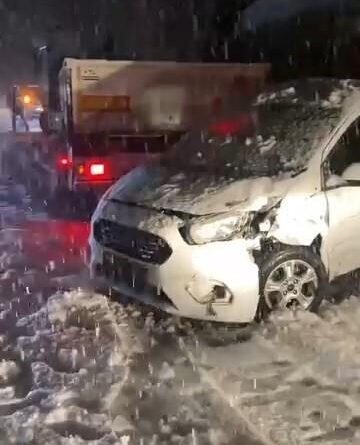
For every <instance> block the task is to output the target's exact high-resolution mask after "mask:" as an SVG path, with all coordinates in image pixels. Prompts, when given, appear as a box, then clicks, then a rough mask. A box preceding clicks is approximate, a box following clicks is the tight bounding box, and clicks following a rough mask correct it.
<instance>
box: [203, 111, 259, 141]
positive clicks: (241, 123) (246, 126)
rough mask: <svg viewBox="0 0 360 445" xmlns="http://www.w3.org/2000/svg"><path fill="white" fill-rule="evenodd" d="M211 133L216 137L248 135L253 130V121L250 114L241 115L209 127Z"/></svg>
mask: <svg viewBox="0 0 360 445" xmlns="http://www.w3.org/2000/svg"><path fill="white" fill-rule="evenodd" d="M209 130H210V132H211V133H213V134H215V135H217V136H227V135H233V134H236V133H237V134H241V135H248V134H251V133H252V131H253V130H254V120H253V117H252V116H251V114H247V113H242V114H240V115H239V116H238V117H236V118H235V119H229V120H224V121H222V122H218V123H216V124H213V125H211V126H210V127H209Z"/></svg>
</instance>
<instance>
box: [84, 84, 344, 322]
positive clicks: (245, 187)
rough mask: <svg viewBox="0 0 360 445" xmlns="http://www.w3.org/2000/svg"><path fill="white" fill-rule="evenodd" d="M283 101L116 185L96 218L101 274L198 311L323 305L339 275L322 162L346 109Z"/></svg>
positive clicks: (228, 317) (177, 308)
mask: <svg viewBox="0 0 360 445" xmlns="http://www.w3.org/2000/svg"><path fill="white" fill-rule="evenodd" d="M294 91H295V90H294ZM273 102H274V103H271V101H270V103H268V102H266V104H263V103H262V104H261V105H257V106H256V108H254V109H252V110H251V116H252V120H251V119H247V124H246V125H245V126H241V125H237V126H236V131H237V133H236V134H230V133H229V131H227V134H226V135H225V134H219V133H215V134H214V132H212V131H211V130H213V128H214V126H212V127H209V128H208V130H206V131H201V132H194V133H191V134H188V135H187V136H185V137H184V138H183V139H182V140H181V141H180V142H179V143H178V144H177V146H176V147H175V149H174V150H173V151H172V152H171V153H169V154H168V155H166V156H164V157H163V158H162V159H160V160H157V161H156V162H153V163H152V164H148V165H144V166H142V167H139V168H138V169H136V170H134V171H133V172H130V173H129V174H128V175H127V176H126V177H124V178H122V179H121V180H120V181H119V182H118V183H117V184H115V185H114V186H113V187H112V189H111V190H109V191H108V193H106V194H105V195H104V197H103V198H102V200H101V201H100V203H99V205H98V208H97V209H96V211H95V213H94V215H93V218H92V230H91V237H90V246H91V262H90V263H91V264H90V267H91V274H92V276H93V277H94V278H97V279H101V280H104V281H105V283H106V284H107V285H108V286H110V287H111V288H113V289H116V290H117V291H119V292H120V293H121V294H123V295H126V296H129V297H133V298H136V299H138V300H141V301H143V302H145V303H147V304H151V305H155V306H157V307H160V308H161V309H163V310H165V311H167V312H170V313H174V314H178V315H180V316H183V317H189V318H196V319H205V320H214V321H221V322H236V323H248V322H251V321H252V320H254V319H255V318H256V317H257V316H258V317H263V316H264V315H266V314H267V313H268V312H270V311H271V310H274V309H279V308H280V309H285V308H288V307H293V306H294V305H295V306H296V307H298V306H300V307H301V308H302V309H305V310H317V308H318V307H319V305H320V303H321V301H322V298H323V297H324V295H323V291H322V288H323V286H324V284H325V283H326V282H327V280H328V278H329V274H330V273H331V272H329V260H328V257H327V254H328V252H327V249H326V236H327V232H328V221H327V220H326V215H327V211H328V207H327V197H326V194H325V192H324V190H323V189H322V179H321V173H320V169H321V163H322V155H323V152H324V150H325V148H326V147H327V146H328V145H329V143H331V141H332V140H333V136H334V134H335V133H336V131H337V129H338V125H339V122H340V121H341V119H342V117H343V109H342V106H336V107H331V106H328V105H324V103H322V102H321V101H320V102H319V99H318V98H317V99H316V100H315V101H310V100H308V99H307V100H306V101H304V102H301V101H300V102H299V101H298V100H294V98H290V99H288V98H286V101H285V103H281V101H280V103H279V101H278V100H275V101H273ZM242 116H243V114H242ZM249 122H250V125H249ZM217 128H224V126H221V125H220V126H218V127H217ZM227 128H229V126H227ZM239 128H240V129H241V131H240V132H239ZM209 129H210V130H209Z"/></svg>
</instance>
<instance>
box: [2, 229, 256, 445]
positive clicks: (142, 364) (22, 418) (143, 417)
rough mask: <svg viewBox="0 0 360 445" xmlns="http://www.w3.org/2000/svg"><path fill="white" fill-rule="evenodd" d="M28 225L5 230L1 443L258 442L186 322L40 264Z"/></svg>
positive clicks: (83, 276)
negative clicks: (211, 381)
mask: <svg viewBox="0 0 360 445" xmlns="http://www.w3.org/2000/svg"><path fill="white" fill-rule="evenodd" d="M24 227H25V228H26V230H25V229H24ZM30 227H31V226H30ZM49 227H50V226H49ZM28 228H29V225H28V224H23V223H22V224H21V227H20V228H17V229H15V230H14V229H10V228H6V227H5V228H4V227H3V229H2V230H1V232H0V246H1V252H2V253H1V257H0V345H1V351H0V444H1V445H3V444H4V445H5V444H25V443H26V444H37V445H45V444H46V445H48V444H49V445H52V444H54V445H55V444H56V445H65V444H66V445H68V444H85V443H86V444H93V445H95V444H96V445H102V444H106V445H108V444H121V445H123V444H129V445H130V444H139V445H140V444H143V445H146V444H152V445H155V444H184V445H185V444H191V445H194V444H198V445H201V444H204V445H206V444H224V445H226V444H229V445H230V444H234V445H235V444H240V443H243V444H244V445H247V444H249V445H250V444H254V445H255V444H257V443H258V441H256V440H251V439H250V438H249V437H248V434H245V433H244V432H243V426H244V425H243V424H242V423H241V422H238V418H237V417H236V416H235V417H233V416H232V410H231V409H230V407H229V406H228V405H227V404H224V403H223V401H221V400H216V398H214V397H213V395H212V393H211V391H210V388H209V387H208V386H207V385H206V384H204V382H203V381H202V379H201V373H200V372H199V371H198V369H197V368H196V367H194V366H193V364H192V363H191V361H190V360H189V358H188V356H187V350H184V349H183V346H184V345H185V343H186V341H185V340H184V339H186V338H187V336H188V334H187V329H188V328H187V327H186V326H183V325H182V324H181V322H179V321H177V320H174V319H173V318H169V317H162V316H161V317H159V314H154V313H153V312H151V311H149V310H148V309H146V308H138V307H136V306H133V305H131V304H129V303H128V302H124V301H122V302H119V301H116V299H115V298H113V299H111V300H110V299H109V298H106V297H105V296H104V295H102V294H100V293H96V292H95V291H94V288H93V286H92V284H91V283H90V281H89V280H88V279H87V276H86V273H82V272H81V271H79V270H70V269H69V268H67V267H66V264H61V261H60V263H56V262H55V261H53V260H51V261H46V259H45V254H44V249H42V251H39V254H41V258H42V260H43V263H41V262H39V261H37V258H36V257H35V256H36V254H35V252H36V250H34V249H31V248H29V243H30V244H31V241H34V243H35V244H36V243H38V241H39V240H38V237H34V236H32V234H31V233H29V232H28V231H27V230H28ZM29 238H30V241H29ZM47 238H49V237H48V234H45V235H44V243H45V244H46V239H47ZM43 247H44V246H43ZM45 250H46V249H45ZM49 252H50V255H52V254H53V250H51V249H50V250H49ZM51 258H53V257H51ZM72 272H73V273H74V274H73V275H72V276H70V275H69V274H70V273H72ZM64 275H67V276H66V277H64Z"/></svg>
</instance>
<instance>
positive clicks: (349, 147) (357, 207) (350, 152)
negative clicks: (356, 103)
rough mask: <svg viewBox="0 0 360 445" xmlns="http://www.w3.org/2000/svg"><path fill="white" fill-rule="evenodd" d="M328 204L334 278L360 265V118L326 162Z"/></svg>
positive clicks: (328, 244) (327, 242)
mask: <svg viewBox="0 0 360 445" xmlns="http://www.w3.org/2000/svg"><path fill="white" fill-rule="evenodd" d="M322 174H323V178H324V187H325V195H326V198H327V203H328V215H327V219H328V221H327V222H328V232H327V234H326V235H325V237H324V243H325V250H326V252H327V255H328V263H329V271H330V278H334V277H336V276H339V275H342V274H346V273H348V272H351V271H353V270H355V269H358V268H360V119H359V118H358V119H356V120H355V121H353V123H352V124H351V125H350V126H349V127H348V128H347V129H346V130H345V131H344V132H343V133H342V135H341V136H340V137H339V139H338V141H337V143H336V144H335V146H334V147H333V149H332V150H331V151H330V153H329V155H328V156H327V157H326V159H325V161H324V163H323V165H322Z"/></svg>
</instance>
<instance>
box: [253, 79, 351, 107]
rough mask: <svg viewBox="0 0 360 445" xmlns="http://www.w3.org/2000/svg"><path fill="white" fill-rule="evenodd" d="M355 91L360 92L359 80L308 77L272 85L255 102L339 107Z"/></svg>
mask: <svg viewBox="0 0 360 445" xmlns="http://www.w3.org/2000/svg"><path fill="white" fill-rule="evenodd" d="M356 92H358V93H359V92H360V81H358V80H355V79H330V78H310V79H303V80H297V81H290V82H284V83H281V84H278V85H273V86H272V87H270V88H269V89H268V90H266V91H265V92H263V93H261V94H260V95H259V96H258V97H257V99H256V101H255V104H256V105H261V104H271V103H284V104H286V103H289V104H290V103H293V104H295V103H299V104H303V105H306V104H307V105H311V104H313V105H316V106H319V105H320V106H321V107H324V108H339V107H340V108H341V107H342V106H343V105H344V103H345V101H346V100H348V99H351V96H352V95H353V94H354V93H356Z"/></svg>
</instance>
